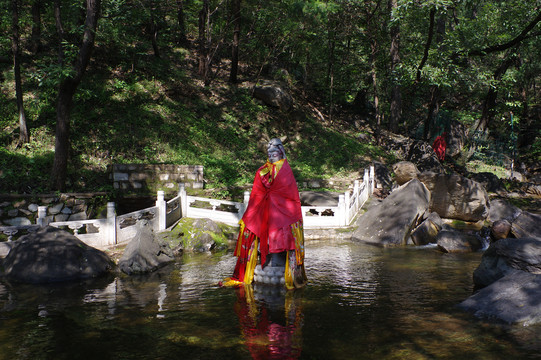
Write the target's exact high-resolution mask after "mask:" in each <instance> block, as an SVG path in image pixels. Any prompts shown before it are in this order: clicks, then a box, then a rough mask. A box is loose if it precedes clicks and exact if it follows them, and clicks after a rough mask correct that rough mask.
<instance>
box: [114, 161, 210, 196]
mask: <svg viewBox="0 0 541 360" xmlns="http://www.w3.org/2000/svg"><path fill="white" fill-rule="evenodd" d="M111 177H112V180H113V186H114V188H115V189H118V190H121V191H126V192H135V193H150V194H155V193H156V191H158V190H166V189H171V190H178V184H179V183H184V184H185V186H186V187H191V188H196V189H202V188H203V185H204V182H203V166H202V165H175V164H156V165H151V164H115V165H113V169H112V171H111Z"/></svg>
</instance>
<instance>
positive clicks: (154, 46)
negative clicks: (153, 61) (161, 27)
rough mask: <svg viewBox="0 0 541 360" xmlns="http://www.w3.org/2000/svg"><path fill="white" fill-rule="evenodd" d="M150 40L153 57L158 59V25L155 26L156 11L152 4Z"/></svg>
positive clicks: (151, 3)
mask: <svg viewBox="0 0 541 360" xmlns="http://www.w3.org/2000/svg"><path fill="white" fill-rule="evenodd" d="M149 11H150V39H151V42H152V50H154V56H155V57H157V58H159V57H160V48H159V47H158V25H157V24H156V21H155V20H154V11H156V9H155V7H154V3H153V2H152V1H151V2H150V9H149Z"/></svg>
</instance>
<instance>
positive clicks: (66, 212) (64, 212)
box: [61, 206, 72, 215]
mask: <svg viewBox="0 0 541 360" xmlns="http://www.w3.org/2000/svg"><path fill="white" fill-rule="evenodd" d="M61 213H62V214H64V215H70V214H71V213H72V211H71V209H70V208H69V207H67V206H66V207H65V208H63V209H62V211H61Z"/></svg>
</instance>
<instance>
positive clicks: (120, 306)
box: [0, 240, 541, 359]
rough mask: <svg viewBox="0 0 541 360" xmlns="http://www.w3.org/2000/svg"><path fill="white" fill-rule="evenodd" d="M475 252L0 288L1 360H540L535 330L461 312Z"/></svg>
mask: <svg viewBox="0 0 541 360" xmlns="http://www.w3.org/2000/svg"><path fill="white" fill-rule="evenodd" d="M480 258H481V254H480V253H474V254H443V253H440V252H439V251H437V249H435V248H430V247H424V248H413V247H408V248H399V249H382V248H377V247H372V246H369V245H364V244H356V243H351V242H348V241H331V240H327V241H318V242H316V241H311V242H309V243H307V244H306V259H305V261H306V273H307V275H308V278H309V283H308V285H307V286H306V287H305V288H304V289H301V290H297V291H293V292H287V293H285V292H277V291H272V289H269V288H258V287H256V288H252V287H247V288H243V289H230V288H220V287H219V286H218V285H217V284H218V282H219V281H220V280H221V279H223V278H224V277H226V276H229V275H230V274H231V272H232V270H233V267H234V265H235V258H234V257H233V256H232V254H231V253H230V252H227V253H216V254H195V255H184V256H183V257H182V258H180V259H179V260H178V261H177V262H176V263H175V264H172V265H170V266H167V267H166V268H163V269H161V270H160V271H158V272H155V273H152V274H150V275H145V276H137V277H127V276H119V277H114V276H111V277H107V278H102V279H97V280H92V281H87V282H81V283H69V284H54V285H46V286H36V285H13V284H7V283H0V359H173V358H179V359H251V358H254V359H269V358H272V359H284V358H285V359H287V358H292V359H294V358H299V359H454V358H456V359H459V358H460V359H462V358H464V357H468V358H471V359H508V358H539V357H540V355H539V350H541V327H538V326H531V327H522V326H505V325H496V324H489V323H486V322H483V321H479V320H477V319H475V318H474V317H472V316H471V315H470V314H466V313H463V312H462V311H460V310H458V309H457V308H456V304H458V303H459V302H460V301H462V300H463V299H465V298H466V297H468V296H469V295H470V294H471V293H472V273H473V270H474V269H475V268H476V267H477V265H478V264H479V261H480Z"/></svg>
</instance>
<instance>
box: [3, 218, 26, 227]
mask: <svg viewBox="0 0 541 360" xmlns="http://www.w3.org/2000/svg"><path fill="white" fill-rule="evenodd" d="M4 222H5V223H6V224H8V225H10V226H26V225H32V222H30V220H28V219H27V218H25V217H16V218H12V219H5V220H4Z"/></svg>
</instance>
